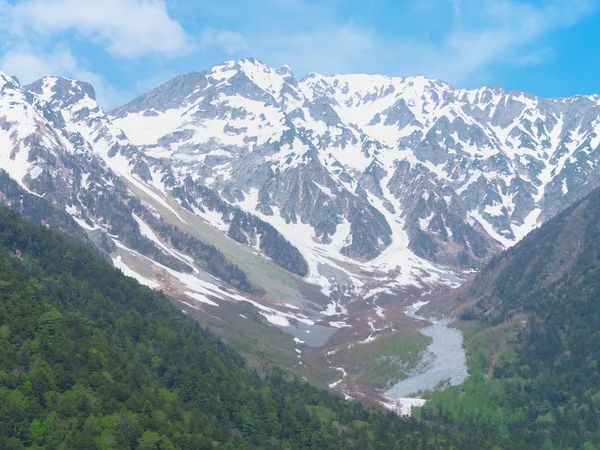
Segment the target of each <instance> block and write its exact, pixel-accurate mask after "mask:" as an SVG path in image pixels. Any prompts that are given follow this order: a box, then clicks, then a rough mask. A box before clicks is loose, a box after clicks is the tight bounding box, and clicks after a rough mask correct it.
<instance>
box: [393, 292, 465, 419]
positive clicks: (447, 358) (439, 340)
mask: <svg viewBox="0 0 600 450" xmlns="http://www.w3.org/2000/svg"><path fill="white" fill-rule="evenodd" d="M425 304H426V302H417V303H414V304H413V305H411V306H409V307H408V308H406V310H405V311H406V314H407V315H408V316H409V317H413V318H415V319H418V320H427V321H429V322H430V323H431V325H429V326H428V327H426V328H423V329H421V333H423V334H424V335H426V336H430V337H431V338H432V339H433V341H432V343H431V344H430V345H429V346H428V347H427V352H428V355H427V356H426V357H425V358H424V359H423V361H421V363H420V364H419V366H418V367H417V368H416V370H415V371H414V372H413V373H412V374H410V375H409V377H408V378H406V379H405V380H402V381H400V382H399V383H397V384H396V385H394V386H393V387H392V388H391V389H390V390H389V391H388V392H387V393H386V396H387V397H388V399H389V400H390V404H391V405H397V404H398V402H400V403H401V404H402V405H405V404H408V403H409V402H407V400H419V402H423V403H424V400H422V399H415V398H414V397H411V396H414V395H415V394H417V392H419V391H424V390H433V389H435V388H436V386H438V385H439V384H440V383H441V382H444V381H449V384H450V385H451V386H455V385H457V384H460V383H462V382H463V381H464V380H465V379H466V378H467V377H468V376H469V374H468V373H467V358H466V355H465V349H464V348H463V337H462V333H461V332H460V331H459V330H457V329H456V328H450V327H449V326H448V325H449V321H448V320H447V319H444V320H439V321H434V320H431V321H430V320H428V319H426V318H424V317H421V316H419V315H417V311H418V310H419V308H420V307H422V306H423V305H425ZM419 402H417V403H419ZM384 406H385V405H384ZM414 406H422V405H417V404H416V403H415V405H414ZM409 410H410V407H409Z"/></svg>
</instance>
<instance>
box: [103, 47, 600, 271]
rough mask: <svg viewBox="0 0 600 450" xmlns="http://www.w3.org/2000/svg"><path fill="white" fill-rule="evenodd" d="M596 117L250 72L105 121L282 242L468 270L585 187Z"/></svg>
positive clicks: (579, 107)
mask: <svg viewBox="0 0 600 450" xmlns="http://www.w3.org/2000/svg"><path fill="white" fill-rule="evenodd" d="M598 112H599V111H598V97H583V96H582V97H575V98H569V99H542V98H537V97H534V96H532V95H529V94H525V93H521V92H510V93H509V92H505V91H503V90H501V89H498V88H493V87H484V88H480V89H477V90H458V89H454V88H452V87H451V86H449V85H447V84H445V83H443V82H440V81H435V80H428V79H426V78H424V77H421V76H417V77H408V78H391V77H385V76H375V75H340V76H332V77H324V76H321V75H317V74H310V75H308V76H307V77H306V78H305V79H303V80H301V81H297V80H296V79H295V78H294V76H293V74H292V72H291V71H290V69H289V68H288V67H283V68H281V69H273V68H270V67H267V66H265V65H263V64H261V63H260V62H258V61H256V60H253V59H249V60H242V61H236V62H229V63H225V64H222V65H218V66H215V67H212V68H211V69H208V70H206V71H204V72H200V73H192V74H189V75H183V76H180V77H177V78H175V79H173V80H171V81H169V82H168V83H166V84H164V85H162V86H160V87H158V88H156V89H155V90H153V91H151V92H149V93H148V94H145V95H143V96H141V97H139V98H137V99H136V100H134V101H133V102H131V103H129V104H127V105H125V106H123V107H121V108H118V109H116V110H115V111H112V112H111V117H112V120H113V121H114V122H115V123H116V124H118V125H119V126H120V127H121V128H122V129H123V130H125V133H126V134H127V136H128V137H129V138H130V139H131V140H132V141H133V142H135V143H136V144H137V145H138V146H139V148H140V149H142V150H143V151H144V153H146V154H147V155H149V156H152V157H155V158H157V159H159V160H160V159H164V160H169V161H171V170H172V176H173V179H174V180H176V181H175V182H176V183H177V182H178V181H177V180H181V179H186V178H191V179H192V180H193V181H194V182H196V183H199V184H202V185H205V186H208V187H210V188H211V189H213V190H215V191H216V192H218V193H219V194H220V195H221V196H222V198H224V199H225V200H226V201H228V202H230V203H232V204H237V205H239V206H241V207H242V208H244V209H245V210H247V211H251V212H258V213H260V214H261V215H262V217H263V219H264V220H266V221H270V222H271V223H273V224H275V223H280V224H281V225H282V226H283V228H280V230H281V231H282V232H283V233H284V234H286V232H285V231H284V229H286V228H287V229H288V230H289V231H288V232H287V234H288V235H291V234H293V231H292V230H293V229H294V227H295V226H298V225H308V226H309V227H310V229H311V232H312V234H313V235H312V239H313V240H314V241H316V242H318V243H319V244H322V245H324V246H326V247H328V248H329V249H330V250H331V251H332V253H339V254H341V255H343V256H346V257H349V258H352V259H357V260H363V261H364V260H376V259H377V258H378V256H379V255H381V253H382V252H383V251H384V250H385V249H386V248H388V247H389V246H390V245H391V243H392V242H393V241H399V240H402V241H403V243H404V244H405V245H406V246H407V247H408V248H409V249H410V250H412V252H413V253H414V254H415V255H416V256H418V257H422V258H425V259H427V260H429V261H433V262H437V263H442V264H447V265H451V266H454V267H470V266H474V265H477V264H478V263H480V262H482V261H485V260H487V259H488V258H489V257H490V256H491V255H492V254H494V253H496V252H497V251H499V250H500V249H501V248H504V247H507V246H511V245H513V244H514V243H515V242H517V241H518V240H519V239H520V238H521V237H523V236H524V235H525V234H526V233H527V232H529V231H530V230H531V229H533V228H534V227H535V226H536V225H537V224H538V223H539V222H541V221H543V220H544V219H546V218H548V217H551V216H552V215H554V214H555V213H556V212H558V211H560V210H561V209H563V208H564V207H566V206H567V205H568V204H570V203H571V202H572V201H574V200H575V199H576V198H578V197H579V196H580V195H582V194H584V193H585V192H587V191H589V190H590V189H591V188H593V187H594V186H596V185H597V184H598V173H597V165H598V164H597V162H598V144H599V143H600V138H599V137H598V135H597V132H596V130H597V128H598ZM283 224H285V225H283ZM290 239H291V238H290ZM291 240H292V242H294V240H293V239H291ZM297 244H298V245H300V242H299V241H297ZM307 251H308V250H307Z"/></svg>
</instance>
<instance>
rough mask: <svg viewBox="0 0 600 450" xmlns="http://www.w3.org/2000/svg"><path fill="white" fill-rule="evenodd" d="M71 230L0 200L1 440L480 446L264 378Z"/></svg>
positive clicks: (4, 444)
mask: <svg viewBox="0 0 600 450" xmlns="http://www.w3.org/2000/svg"><path fill="white" fill-rule="evenodd" d="M68 240H69V239H67V238H65V237H62V236H59V235H57V234H55V233H53V232H51V231H49V230H47V229H46V228H44V227H36V226H33V225H31V224H29V223H27V222H25V221H24V220H23V219H21V218H20V217H19V216H18V215H16V214H15V213H12V212H10V211H9V210H8V209H6V208H2V209H0V448H3V449H19V448H60V449H74V448H77V449H95V448H103V449H108V448H115V449H126V448H141V449H142V448H143V449H169V448H184V449H209V448H217V447H218V448H231V449H256V448H265V449H268V448H273V449H275V448H310V449H338V448H359V449H368V448H377V449H390V448H445V447H447V446H448V445H450V443H453V444H454V445H455V446H456V448H481V445H483V444H482V443H477V442H475V443H474V444H473V445H472V446H470V445H468V444H466V443H464V442H462V440H463V438H462V437H461V436H460V434H458V433H454V432H451V431H448V430H446V431H444V430H443V429H441V428H439V429H437V428H433V429H432V428H430V427H429V426H425V425H424V424H422V423H421V424H420V423H418V422H416V421H405V420H401V419H399V418H398V417H397V416H396V415H394V414H392V413H387V414H384V413H380V412H375V411H369V410H367V409H365V408H364V407H363V406H361V405H360V404H359V403H353V402H348V401H345V400H343V399H341V398H340V397H339V396H336V395H333V394H331V393H328V392H325V391H321V390H318V389H316V388H314V387H311V386H310V385H309V384H307V383H305V382H303V381H300V380H297V379H294V380H291V379H289V378H288V377H287V375H285V374H284V373H282V372H273V373H271V374H270V375H269V376H267V377H266V378H261V377H259V376H258V375H257V374H256V373H255V372H254V371H252V370H251V369H249V368H248V367H246V365H245V363H244V361H243V360H242V359H241V358H240V357H239V356H238V355H237V354H236V353H234V352H233V351H231V350H230V349H228V348H227V347H226V346H225V345H224V344H223V343H222V342H221V341H219V340H218V339H217V338H216V337H215V336H214V335H212V334H211V333H210V332H209V331H207V330H203V329H201V328H200V326H199V325H198V324H197V323H196V322H195V321H193V320H192V319H190V318H188V317H186V316H185V315H184V314H183V313H181V312H179V311H178V310H176V309H175V307H174V306H172V305H171V303H170V302H169V301H168V300H167V298H166V297H164V296H163V295H162V294H161V293H158V292H154V291H151V290H150V289H148V288H145V287H142V286H141V285H139V284H138V283H137V281H135V280H133V279H131V278H127V277H125V276H123V275H122V274H121V273H120V272H119V271H118V270H117V269H115V268H113V267H111V266H110V265H109V264H107V263H105V262H104V261H102V260H101V259H99V258H98V257H96V256H95V255H94V254H92V253H91V252H90V251H89V250H88V249H87V248H85V247H83V246H78V245H73V244H70V243H69V242H68ZM442 435H445V436H446V437H445V438H442V437H441V436H442Z"/></svg>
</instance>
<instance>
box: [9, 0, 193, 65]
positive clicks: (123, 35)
mask: <svg viewBox="0 0 600 450" xmlns="http://www.w3.org/2000/svg"><path fill="white" fill-rule="evenodd" d="M11 15H12V18H13V21H12V22H13V24H12V28H13V32H14V33H17V34H20V35H24V34H27V33H31V32H32V31H33V32H36V33H38V34H40V35H54V34H57V33H61V32H66V31H76V32H77V33H78V34H79V35H81V36H83V37H84V38H87V39H90V40H92V41H94V42H97V43H99V44H101V45H104V46H105V47H106V50H107V51H108V52H109V53H110V54H112V55H114V56H117V57H122V58H130V57H139V56H144V55H149V54H162V55H167V56H172V55H181V54H183V53H185V52H186V51H188V50H190V48H191V44H190V38H189V36H188V35H187V33H186V32H185V30H184V29H183V28H182V27H181V25H180V24H179V23H178V22H176V21H175V20H173V19H172V18H171V17H170V16H169V13H168V11H167V7H166V4H165V2H164V0H27V1H24V2H21V3H18V4H17V5H16V6H14V7H13V8H12V11H11Z"/></svg>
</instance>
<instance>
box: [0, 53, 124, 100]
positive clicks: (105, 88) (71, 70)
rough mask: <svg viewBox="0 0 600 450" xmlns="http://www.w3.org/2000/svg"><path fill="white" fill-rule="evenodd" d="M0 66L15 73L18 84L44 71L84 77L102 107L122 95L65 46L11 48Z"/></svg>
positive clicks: (0, 60) (8, 72)
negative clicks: (43, 50)
mask: <svg viewBox="0 0 600 450" xmlns="http://www.w3.org/2000/svg"><path fill="white" fill-rule="evenodd" d="M0 69H1V70H2V71H3V72H5V73H7V74H9V75H14V76H16V77H17V78H18V79H19V81H20V82H21V83H22V84H28V83H31V82H33V81H35V80H37V79H39V78H42V77H44V76H47V75H59V76H63V77H67V78H73V79H76V80H79V81H87V82H88V83H91V84H92V85H93V86H94V89H95V90H96V97H97V100H98V103H99V104H100V105H102V106H104V107H113V106H117V105H118V104H119V103H120V101H121V100H122V97H123V93H121V92H119V91H117V90H116V89H114V88H113V87H111V86H110V85H109V84H108V83H107V81H106V79H105V78H104V77H103V76H101V75H98V74H97V73H94V72H91V71H89V70H87V69H86V68H85V67H84V66H83V65H82V63H81V62H80V61H78V60H77V58H76V57H75V56H74V55H73V54H72V53H71V51H70V50H68V49H63V48H57V49H55V50H54V51H52V52H50V53H35V52H34V51H33V50H32V49H30V48H27V47H19V48H15V49H12V50H9V51H8V52H6V53H5V54H4V55H2V57H0Z"/></svg>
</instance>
